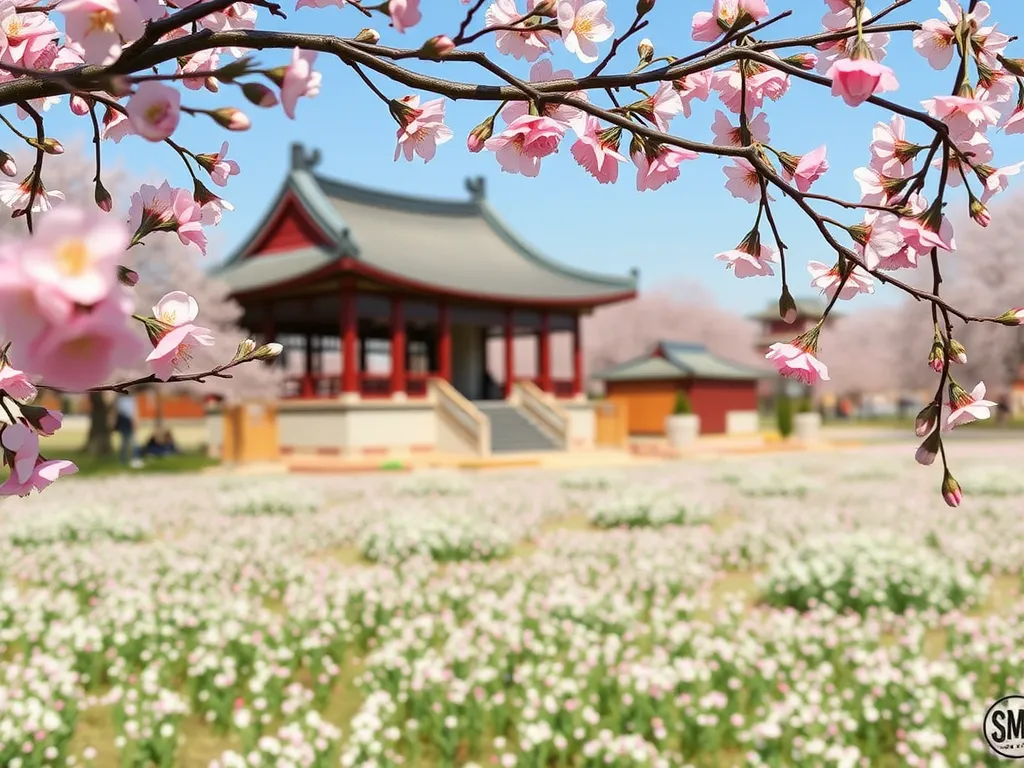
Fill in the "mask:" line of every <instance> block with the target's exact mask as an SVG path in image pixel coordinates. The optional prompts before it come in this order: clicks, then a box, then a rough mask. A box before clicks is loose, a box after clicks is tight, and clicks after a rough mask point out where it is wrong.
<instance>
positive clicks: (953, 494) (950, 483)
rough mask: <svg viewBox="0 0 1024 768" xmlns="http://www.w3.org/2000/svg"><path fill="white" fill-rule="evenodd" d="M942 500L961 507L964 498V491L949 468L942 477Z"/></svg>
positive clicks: (952, 505)
mask: <svg viewBox="0 0 1024 768" xmlns="http://www.w3.org/2000/svg"><path fill="white" fill-rule="evenodd" d="M942 500H943V501H945V502H946V504H948V505H949V506H951V507H959V506H960V503H961V502H962V501H963V500H964V492H963V489H962V488H961V487H960V483H958V482H957V481H956V478H954V477H953V476H952V475H951V474H949V470H948V469H947V470H946V473H945V474H944V475H943V477H942Z"/></svg>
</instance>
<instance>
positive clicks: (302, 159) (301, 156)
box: [292, 142, 320, 171]
mask: <svg viewBox="0 0 1024 768" xmlns="http://www.w3.org/2000/svg"><path fill="white" fill-rule="evenodd" d="M318 165H320V150H319V149H314V150H313V151H312V152H307V151H306V147H305V146H303V144H302V143H301V142H295V143H294V144H292V170H293V171H312V170H313V169H314V168H316V167H317V166H318Z"/></svg>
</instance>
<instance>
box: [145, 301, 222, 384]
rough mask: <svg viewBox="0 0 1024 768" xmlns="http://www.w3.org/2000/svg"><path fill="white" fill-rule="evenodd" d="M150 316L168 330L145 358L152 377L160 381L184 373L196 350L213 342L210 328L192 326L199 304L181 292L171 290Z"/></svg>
mask: <svg viewBox="0 0 1024 768" xmlns="http://www.w3.org/2000/svg"><path fill="white" fill-rule="evenodd" d="M153 316H154V317H155V318H156V319H157V320H159V321H160V322H161V323H163V324H164V325H165V326H168V327H169V328H168V330H166V331H165V332H163V333H162V335H160V336H159V337H158V338H156V339H154V341H155V344H154V347H153V351H152V352H150V354H149V356H148V357H147V358H146V362H148V363H149V364H150V366H151V367H152V369H153V375H154V376H156V377H157V378H158V379H160V380H161V381H167V380H168V379H169V378H170V377H171V376H173V375H174V373H175V372H180V371H184V370H186V369H187V368H188V365H189V363H190V362H191V360H192V350H193V349H195V347H197V346H206V347H208V346H211V345H212V344H213V343H214V340H213V336H212V335H211V333H210V329H209V328H202V327H200V326H197V325H195V324H194V321H195V319H196V318H197V317H198V316H199V304H198V303H197V302H196V300H195V299H194V298H193V297H191V296H189V295H188V294H187V293H185V292H184V291H172V292H171V293H168V294H167V295H165V296H164V297H163V298H162V299H160V301H159V302H157V304H156V306H155V307H153Z"/></svg>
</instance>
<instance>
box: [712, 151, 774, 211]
mask: <svg viewBox="0 0 1024 768" xmlns="http://www.w3.org/2000/svg"><path fill="white" fill-rule="evenodd" d="M723 170H724V171H725V175H726V176H727V177H729V180H728V181H727V182H726V183H725V188H726V189H727V190H729V191H730V192H731V193H732V195H733V197H738V198H739V199H740V200H746V201H747V202H748V203H756V202H758V201H760V199H761V180H760V176H759V175H758V173H757V169H756V168H754V166H753V165H751V164H750V162H749V161H748V160H745V159H744V158H742V157H740V158H737V159H736V160H733V164H732V165H727V166H725V168H724V169H723ZM768 199H769V200H771V199H772V197H771V195H769V196H768Z"/></svg>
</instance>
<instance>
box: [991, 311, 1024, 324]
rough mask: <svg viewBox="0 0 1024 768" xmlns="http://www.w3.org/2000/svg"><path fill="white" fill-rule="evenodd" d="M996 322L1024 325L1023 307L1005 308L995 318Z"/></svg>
mask: <svg viewBox="0 0 1024 768" xmlns="http://www.w3.org/2000/svg"><path fill="white" fill-rule="evenodd" d="M996 322H997V323H1002V324H1003V325H1024V307H1017V308H1016V309H1008V310H1006V311H1005V312H1003V314H1001V315H1000V316H999V317H997V318H996Z"/></svg>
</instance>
